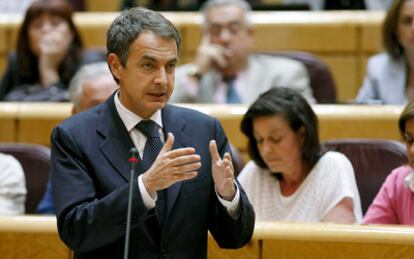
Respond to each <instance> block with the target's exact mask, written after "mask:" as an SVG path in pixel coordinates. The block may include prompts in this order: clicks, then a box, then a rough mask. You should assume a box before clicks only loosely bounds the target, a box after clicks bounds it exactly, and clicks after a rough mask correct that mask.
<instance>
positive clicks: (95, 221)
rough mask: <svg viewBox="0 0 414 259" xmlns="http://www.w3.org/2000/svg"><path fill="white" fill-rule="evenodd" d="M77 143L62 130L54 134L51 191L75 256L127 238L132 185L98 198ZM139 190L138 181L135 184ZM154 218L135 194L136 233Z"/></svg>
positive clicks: (60, 224)
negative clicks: (139, 225) (127, 213)
mask: <svg viewBox="0 0 414 259" xmlns="http://www.w3.org/2000/svg"><path fill="white" fill-rule="evenodd" d="M77 141H78V140H75V138H73V137H72V135H71V134H70V133H69V132H68V131H67V130H65V129H64V128H62V127H60V126H59V127H57V128H55V129H54V130H53V132H52V139H51V143H52V169H51V173H52V187H53V188H52V189H53V198H54V201H55V206H56V213H57V220H58V222H57V224H58V231H59V235H60V237H61V239H62V240H63V241H64V242H65V244H66V245H68V246H69V247H70V248H71V249H73V250H74V251H76V252H85V251H89V250H93V249H96V248H98V247H102V246H105V245H107V244H110V243H112V242H114V241H115V240H117V239H119V238H120V237H122V236H124V235H125V226H126V211H127V206H128V199H125V197H128V191H129V184H128V183H126V184H124V185H122V186H120V187H118V188H116V189H114V190H113V191H112V192H110V193H108V194H106V195H101V196H102V197H101V196H100V195H99V190H98V187H97V184H96V182H95V181H98V179H95V175H94V172H93V170H92V169H91V168H90V167H91V166H90V163H91V162H90V161H88V158H87V157H86V155H85V154H84V153H83V152H82V151H81V150H82V149H81V148H80V146H81V145H79V143H77ZM134 184H135V185H136V186H135V190H138V184H137V181H134ZM151 214H153V212H152V210H150V211H148V210H147V208H146V207H145V205H144V203H143V201H142V198H141V196H140V194H139V191H136V192H134V194H133V208H132V222H131V228H132V229H134V228H135V227H137V226H138V224H140V223H141V222H142V221H144V220H146V219H147V218H148V217H149V216H151Z"/></svg>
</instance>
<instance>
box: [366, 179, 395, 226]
mask: <svg viewBox="0 0 414 259" xmlns="http://www.w3.org/2000/svg"><path fill="white" fill-rule="evenodd" d="M395 176H396V174H393V173H391V174H390V175H389V176H388V177H387V179H386V180H385V182H384V183H383V185H382V186H381V189H380V190H379V192H378V194H377V196H376V197H375V199H374V201H373V202H372V204H371V205H370V206H369V208H368V210H367V212H366V213H365V216H364V220H363V223H365V224H399V222H398V218H397V213H396V210H395V205H394V200H393V198H392V197H393V193H395V190H394V188H395Z"/></svg>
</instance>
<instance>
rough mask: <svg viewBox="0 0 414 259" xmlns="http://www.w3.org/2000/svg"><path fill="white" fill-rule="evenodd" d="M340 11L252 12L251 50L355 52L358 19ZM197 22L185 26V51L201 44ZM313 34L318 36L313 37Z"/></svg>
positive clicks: (199, 23)
mask: <svg viewBox="0 0 414 259" xmlns="http://www.w3.org/2000/svg"><path fill="white" fill-rule="evenodd" d="M351 18H352V17H349V15H344V13H342V12H332V13H331V12H330V13H318V12H255V13H253V15H252V21H253V23H254V29H255V43H254V47H253V51H274V50H302V51H309V52H320V53H329V52H340V53H343V52H349V53H351V52H352V53H354V52H355V51H356V50H357V46H358V43H357V32H358V30H357V22H358V19H354V18H352V19H351ZM201 28H202V27H201V20H198V22H197V23H194V24H188V25H186V26H185V29H186V30H187V34H186V35H187V37H186V38H184V39H183V44H184V46H185V50H186V51H188V52H194V51H195V50H196V49H197V47H198V45H199V44H200V42H201V36H202V35H201V33H202V31H201ZM315 35H318V36H317V37H315Z"/></svg>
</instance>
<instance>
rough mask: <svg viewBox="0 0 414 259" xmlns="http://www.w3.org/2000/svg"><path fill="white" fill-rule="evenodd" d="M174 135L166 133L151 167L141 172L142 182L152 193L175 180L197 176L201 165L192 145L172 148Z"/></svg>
mask: <svg viewBox="0 0 414 259" xmlns="http://www.w3.org/2000/svg"><path fill="white" fill-rule="evenodd" d="M173 144H174V135H173V134H171V133H168V138H167V141H166V142H165V144H164V146H163V148H162V149H161V151H160V153H159V155H158V156H157V158H156V159H155V161H154V163H153V164H152V166H151V168H150V169H148V171H146V172H145V173H144V174H143V176H142V177H143V178H142V180H143V183H144V185H145V188H146V189H147V191H148V192H149V193H150V194H151V195H153V194H154V193H155V192H156V191H158V190H162V189H165V188H168V187H170V186H171V185H173V184H174V183H176V182H179V181H184V180H188V179H191V178H194V177H196V176H197V170H198V169H199V168H200V167H201V162H200V156H199V155H197V154H196V153H195V149H194V148H192V147H187V148H179V149H174V150H171V149H172V146H173Z"/></svg>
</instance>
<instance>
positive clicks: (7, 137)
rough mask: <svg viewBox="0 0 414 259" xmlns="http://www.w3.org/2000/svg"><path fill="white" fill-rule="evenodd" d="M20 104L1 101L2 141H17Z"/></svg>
mask: <svg viewBox="0 0 414 259" xmlns="http://www.w3.org/2000/svg"><path fill="white" fill-rule="evenodd" d="M17 114H18V105H17V104H15V103H5V102H2V103H0V142H15V141H16V139H17Z"/></svg>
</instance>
